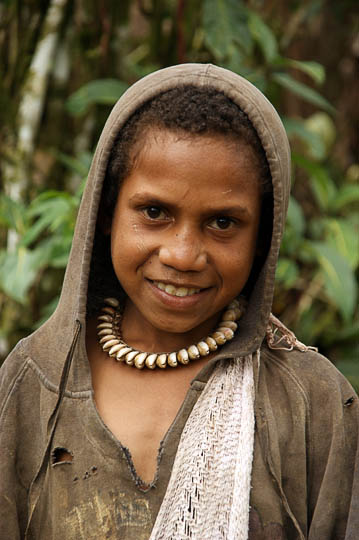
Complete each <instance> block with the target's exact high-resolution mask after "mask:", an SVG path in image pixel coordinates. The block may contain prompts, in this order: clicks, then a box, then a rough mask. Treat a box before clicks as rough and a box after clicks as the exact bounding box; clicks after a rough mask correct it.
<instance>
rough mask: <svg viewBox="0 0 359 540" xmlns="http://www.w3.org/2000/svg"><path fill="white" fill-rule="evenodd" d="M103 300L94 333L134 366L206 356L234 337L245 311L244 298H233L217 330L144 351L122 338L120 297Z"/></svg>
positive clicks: (108, 350)
mask: <svg viewBox="0 0 359 540" xmlns="http://www.w3.org/2000/svg"><path fill="white" fill-rule="evenodd" d="M104 302H105V304H106V305H105V306H104V307H103V308H102V313H101V315H100V316H99V317H98V321H99V324H98V326H97V335H98V338H99V343H100V345H101V347H102V350H103V351H105V352H106V353H107V354H108V355H109V356H111V357H113V358H115V359H116V360H118V361H119V362H125V363H126V364H127V365H129V366H134V367H136V368H137V369H143V368H144V367H147V368H149V369H155V368H156V367H159V368H161V369H164V368H165V367H167V366H170V367H177V366H178V364H179V363H180V364H188V363H189V362H190V360H195V359H196V358H200V357H201V356H207V355H208V354H209V353H210V352H213V351H216V350H217V349H218V347H220V346H221V345H224V344H225V343H226V342H227V341H230V340H231V339H233V337H234V332H235V331H236V330H237V328H238V324H237V322H236V321H238V319H239V318H240V317H241V315H242V313H243V311H244V302H242V303H240V301H239V300H237V299H235V300H232V302H231V303H230V304H229V305H228V306H227V309H226V310H225V311H224V313H223V315H222V319H221V321H220V323H219V324H218V327H217V328H216V330H215V331H214V332H213V333H212V334H210V335H209V336H207V337H206V338H203V339H202V340H201V341H199V342H198V343H197V344H196V345H191V346H190V347H188V348H186V349H181V350H180V351H177V352H171V353H147V352H142V351H138V350H136V349H133V348H132V347H130V345H127V343H125V341H124V340H123V339H122V335H121V318H122V313H121V311H120V303H119V301H118V300H117V299H116V298H105V300H104Z"/></svg>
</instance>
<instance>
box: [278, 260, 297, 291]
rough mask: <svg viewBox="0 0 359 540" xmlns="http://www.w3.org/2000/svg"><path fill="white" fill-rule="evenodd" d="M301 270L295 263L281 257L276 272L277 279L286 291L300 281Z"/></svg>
mask: <svg viewBox="0 0 359 540" xmlns="http://www.w3.org/2000/svg"><path fill="white" fill-rule="evenodd" d="M298 276H299V269H298V266H297V265H296V263H295V262H294V261H292V260H291V259H288V258H286V257H280V259H279V261H278V265H277V270H276V279H277V281H280V282H281V283H282V284H283V285H284V287H285V288H286V289H289V288H290V287H292V286H293V285H294V283H295V282H296V281H297V280H298Z"/></svg>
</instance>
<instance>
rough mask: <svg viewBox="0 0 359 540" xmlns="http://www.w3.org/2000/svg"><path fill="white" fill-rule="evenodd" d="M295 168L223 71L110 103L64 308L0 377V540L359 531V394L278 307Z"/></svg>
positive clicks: (314, 535)
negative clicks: (358, 456)
mask: <svg viewBox="0 0 359 540" xmlns="http://www.w3.org/2000/svg"><path fill="white" fill-rule="evenodd" d="M289 177H290V157H289V149H288V143H287V139H286V135H285V132H284V129H283V127H282V124H281V122H280V120H279V118H278V115H277V114H276V112H275V111H274V109H273V107H272V106H271V105H270V104H269V102H268V101H267V100H266V98H265V97H264V96H263V95H262V94H261V93H260V92H259V91H258V90H257V89H255V88H254V87H253V86H252V85H251V84H250V83H248V82H247V81H245V80H244V79H242V78H241V77H239V76H237V75H235V74H233V73H230V72H228V71H226V70H223V69H221V68H216V67H214V66H206V65H194V64H187V65H183V66H176V67H173V68H168V69H165V70H162V71H160V72H157V73H154V74H152V75H150V76H148V77H146V78H145V79H143V80H141V81H140V82H138V83H137V84H136V85H134V86H133V87H132V88H131V89H130V90H129V91H128V92H127V93H126V94H125V95H124V96H123V97H122V98H121V100H120V101H119V103H118V104H117V105H116V106H115V108H114V110H113V111H112V113H111V115H110V118H109V120H108V122H107V124H106V126H105V129H104V132H103V134H102V136H101V139H100V142H99V145H98V148H97V151H96V154H95V157H94V161H93V164H92V167H91V171H90V175H89V180H88V185H87V188H86V190H85V193H84V197H83V201H82V205H81V209H80V212H79V217H78V221H77V226H76V231H75V236H74V242H73V248H72V252H71V256H70V261H69V264H68V268H67V272H66V276H65V281H64V286H63V290H62V296H61V299H60V302H59V306H58V308H57V310H56V312H55V314H54V315H53V316H52V318H51V319H50V320H49V321H48V322H47V323H46V324H45V325H43V327H41V328H40V329H39V330H38V331H37V332H36V333H35V334H33V335H32V336H30V337H29V338H27V339H26V340H23V341H22V342H21V343H19V345H18V346H17V347H16V349H15V350H14V351H13V353H12V354H11V355H10V357H9V359H8V360H7V362H6V364H5V366H4V368H3V374H2V388H1V407H2V409H1V414H2V416H1V448H2V453H3V456H4V457H3V459H2V460H1V485H0V493H1V505H0V508H1V510H0V512H1V514H0V516H1V517H0V519H1V528H2V530H3V531H5V532H4V533H3V536H4V538H14V539H15V538H29V539H30V538H33V539H42V538H43V539H46V540H48V539H51V538H67V539H72V538H74V539H76V540H77V539H79V538H81V539H86V540H87V539H91V538H96V539H98V538H114V539H115V538H126V539H147V538H149V537H150V538H151V539H152V540H154V539H156V540H157V539H160V538H163V539H170V538H171V539H172V538H173V539H182V538H192V539H201V540H203V539H220V538H223V539H224V538H229V539H232V538H233V539H234V538H238V539H246V538H249V539H251V540H259V539H263V538H268V539H304V538H309V539H311V540H314V539H318V540H319V539H320V540H322V539H323V540H324V539H328V540H329V539H334V538H335V539H342V538H348V539H349V538H354V535H355V531H356V530H357V528H356V527H357V525H358V523H357V521H358V515H357V512H355V510H357V509H358V506H357V505H358V490H357V486H356V487H355V483H357V482H358V477H357V474H355V470H357V469H355V453H356V448H357V438H358V408H359V405H358V399H357V396H356V395H355V393H354V391H353V390H352V388H351V387H350V385H349V384H348V383H347V382H346V381H345V379H344V378H343V377H342V376H341V375H340V374H339V373H338V372H337V370H336V369H335V368H334V367H333V366H332V365H331V364H330V363H329V362H328V361H327V360H326V359H324V358H323V357H321V356H320V355H318V354H317V353H315V352H313V351H312V350H310V349H309V348H308V347H306V346H304V345H303V344H301V343H299V342H298V341H297V340H296V338H295V336H293V334H292V333H291V332H290V331H289V330H287V329H286V328H285V327H283V325H281V323H280V322H279V321H277V320H276V319H275V318H274V317H273V316H271V315H270V309H271V302H272V294H273V286H274V272H275V265H276V261H277V256H278V250H279V244H280V238H281V235H282V230H283V223H284V219H285V211H286V206H287V202H288V192H289ZM102 184H103V188H102ZM339 483H340V490H339V489H338V485H339Z"/></svg>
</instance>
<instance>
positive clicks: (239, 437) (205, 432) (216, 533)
mask: <svg viewBox="0 0 359 540" xmlns="http://www.w3.org/2000/svg"><path fill="white" fill-rule="evenodd" d="M255 355H256V356H257V359H258V360H259V351H257V352H256V353H255ZM253 356H254V355H253ZM252 364H253V358H252V355H249V356H246V357H245V358H237V359H234V360H225V361H223V360H222V361H220V362H219V363H218V365H217V367H216V368H215V370H214V372H213V374H212V375H211V377H210V379H209V381H208V383H207V384H206V386H205V388H204V389H203V391H202V394H201V395H200V397H199V398H198V401H197V403H196V404H195V406H194V407H193V410H192V412H191V414H190V416H189V418H188V420H187V423H186V425H185V427H184V429H183V432H182V436H181V439H180V442H179V446H178V450H177V454H176V458H175V461H174V464H173V469H172V474H171V478H170V481H169V484H168V487H167V491H166V494H165V497H164V499H163V502H162V505H161V508H160V510H159V513H158V516H157V520H156V523H155V525H154V528H153V531H152V534H151V537H150V540H184V539H191V540H247V538H248V519H249V494H250V487H251V485H250V482H251V472H252V460H253V445H254V383H253V365H252Z"/></svg>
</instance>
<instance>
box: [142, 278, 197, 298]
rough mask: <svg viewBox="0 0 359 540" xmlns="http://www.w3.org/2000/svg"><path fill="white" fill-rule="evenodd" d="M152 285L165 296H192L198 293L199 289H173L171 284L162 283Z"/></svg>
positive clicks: (157, 282)
mask: <svg viewBox="0 0 359 540" xmlns="http://www.w3.org/2000/svg"><path fill="white" fill-rule="evenodd" d="M153 283H154V285H156V287H157V288H158V289H160V290H161V291H165V292H166V293H167V294H171V295H172V296H181V297H183V296H192V294H196V293H199V292H200V290H201V289H195V288H193V287H191V288H187V287H175V286H174V285H171V284H166V283H162V282H161V281H154V282H153Z"/></svg>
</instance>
